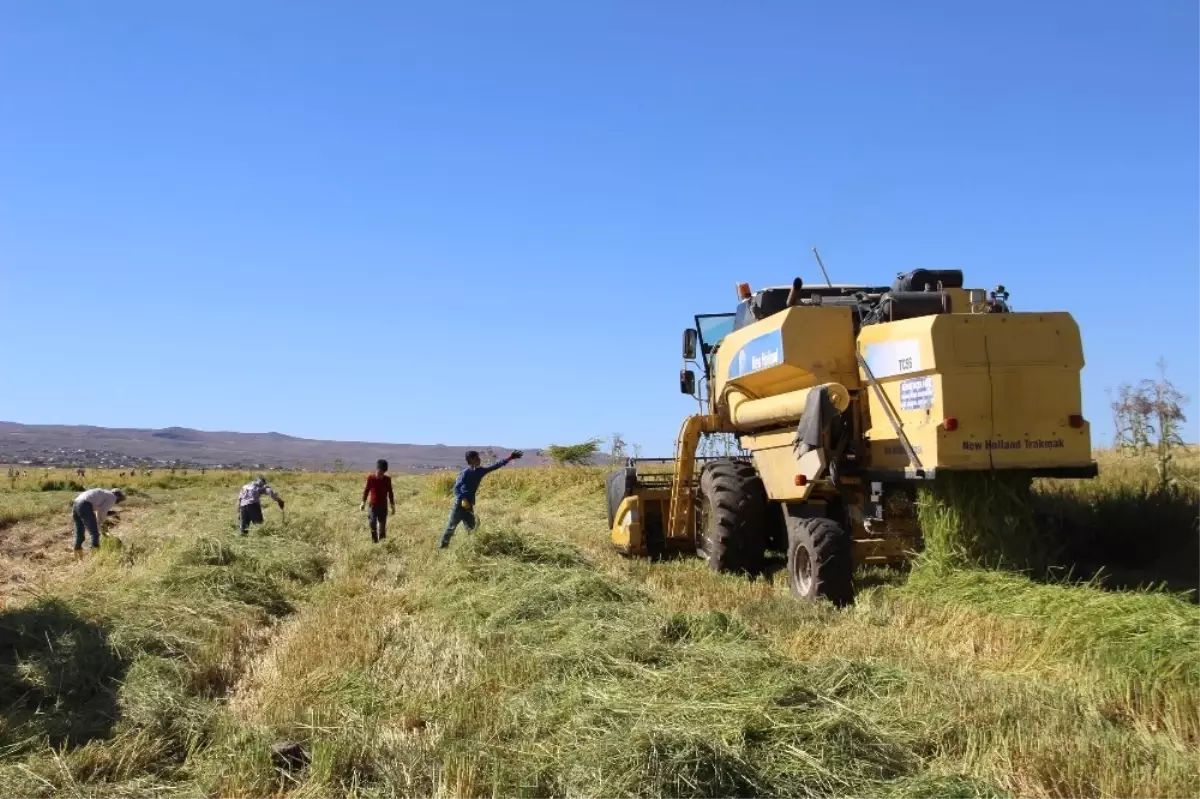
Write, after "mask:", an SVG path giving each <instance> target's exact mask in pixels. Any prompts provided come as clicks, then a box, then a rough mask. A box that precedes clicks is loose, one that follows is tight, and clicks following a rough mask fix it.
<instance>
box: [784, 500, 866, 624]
mask: <svg viewBox="0 0 1200 799" xmlns="http://www.w3.org/2000/svg"><path fill="white" fill-rule="evenodd" d="M787 570H788V588H790V589H791V592H792V596H794V597H796V598H797V599H804V600H808V601H810V602H813V601H816V600H818V599H820V598H821V597H824V598H825V599H828V600H829V601H830V602H832V603H833V604H834V605H837V606H839V607H841V606H843V605H847V604H849V603H851V602H853V601H854V562H853V555H852V553H851V549H850V534H849V533H848V532H846V530H845V529H844V528H843V527H842V526H841V525H840V524H838V523H837V522H835V521H834V520H833V519H820V518H818V519H788V550H787Z"/></svg>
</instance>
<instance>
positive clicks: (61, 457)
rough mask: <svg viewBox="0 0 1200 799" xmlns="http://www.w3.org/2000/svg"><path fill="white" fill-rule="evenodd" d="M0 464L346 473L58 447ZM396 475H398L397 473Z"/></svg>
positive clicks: (422, 468) (4, 458)
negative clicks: (141, 456) (133, 455)
mask: <svg viewBox="0 0 1200 799" xmlns="http://www.w3.org/2000/svg"><path fill="white" fill-rule="evenodd" d="M0 464H5V465H8V466H17V467H21V466H27V467H33V468H45V469H78V468H91V469H127V470H130V471H133V470H153V469H183V470H187V469H196V470H208V469H228V470H232V471H324V470H329V471H342V470H343V469H345V468H348V467H346V466H345V465H344V464H343V463H342V462H341V461H340V460H337V461H333V462H332V463H330V464H328V465H327V466H325V468H324V469H315V468H314V467H313V466H311V465H309V466H301V465H300V464H295V465H292V466H284V465H282V464H278V463H276V464H269V463H248V462H244V461H231V462H229V463H209V462H201V461H192V460H181V459H178V458H177V459H174V460H170V459H165V458H135V457H132V456H130V455H126V454H124V453H121V452H114V451H112V450H100V449H70V448H68V447H58V448H55V449H46V448H44V449H39V450H20V451H15V450H14V448H0ZM440 468H445V467H444V466H439V465H438V464H432V463H429V464H425V463H415V464H404V465H402V466H400V467H399V469H398V470H399V471H408V472H427V471H435V470H437V469H440ZM393 471H396V469H394V470H393Z"/></svg>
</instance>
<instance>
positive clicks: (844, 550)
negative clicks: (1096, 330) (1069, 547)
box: [607, 270, 1096, 604]
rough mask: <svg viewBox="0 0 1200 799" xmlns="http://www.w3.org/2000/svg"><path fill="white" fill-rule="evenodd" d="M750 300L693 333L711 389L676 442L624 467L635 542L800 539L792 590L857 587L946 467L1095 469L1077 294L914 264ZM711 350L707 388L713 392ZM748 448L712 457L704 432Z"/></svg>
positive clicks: (688, 340) (720, 552)
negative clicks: (1038, 305) (1022, 290)
mask: <svg viewBox="0 0 1200 799" xmlns="http://www.w3.org/2000/svg"><path fill="white" fill-rule="evenodd" d="M738 297H739V304H738V307H737V310H736V311H735V312H734V313H729V314H709V315H703V316H697V317H696V327H695V328H693V329H689V330H687V331H685V333H684V359H685V369H684V370H683V371H682V372H681V375H680V388H681V390H682V391H683V392H684V393H686V394H689V395H692V396H694V397H696V399H697V400H698V401H699V402H700V413H698V414H696V415H694V416H691V417H688V418H687V419H686V420H685V421H684V423H683V426H682V427H681V430H680V434H679V438H678V441H677V444H676V452H675V457H674V458H673V459H670V460H655V461H650V460H631V461H630V462H629V464H628V465H627V466H626V467H625V468H624V469H622V470H620V471H618V472H615V473H613V474H612V475H610V478H609V483H608V492H607V494H608V496H607V501H608V514H609V527H610V532H611V537H612V542H613V544H614V546H615V547H616V548H617V549H618V550H619V551H621V552H622V553H624V554H627V555H630V556H651V557H658V556H661V555H662V554H665V553H668V552H672V551H688V552H690V551H694V552H696V553H698V554H699V555H700V556H701V557H704V558H705V559H706V560H707V561H708V564H709V566H710V567H711V568H712V569H714V570H716V571H737V572H747V573H753V572H755V571H757V570H758V569H760V568H761V566H762V561H763V557H764V554H765V552H766V551H767V550H768V549H775V550H780V551H786V553H787V558H788V576H789V583H790V585H791V589H792V592H793V594H795V595H796V596H797V597H799V598H803V599H817V598H818V597H825V598H828V599H830V600H832V601H834V602H835V603H839V604H840V603H844V602H847V601H850V600H851V599H852V597H853V587H852V576H853V571H854V568H855V566H857V565H859V564H863V563H882V564H899V563H902V562H904V561H906V560H907V559H908V558H909V557H911V554H912V553H913V552H914V551H917V550H919V549H920V547H921V532H920V529H919V526H918V524H917V521H916V512H915V499H916V488H917V486H918V485H920V484H921V482H922V481H928V480H936V479H937V476H938V474H939V473H942V474H945V473H946V472H989V471H990V472H995V471H1001V470H1002V471H1009V472H1020V473H1022V474H1026V475H1028V476H1030V477H1033V476H1047V477H1078V478H1088V477H1093V476H1095V474H1096V464H1095V462H1094V461H1093V460H1092V454H1091V440H1090V436H1091V433H1090V428H1089V425H1088V423H1087V421H1086V420H1085V419H1084V417H1083V415H1082V403H1081V391H1080V372H1081V370H1082V368H1083V365H1084V360H1083V349H1082V344H1081V342H1080V337H1079V329H1078V326H1077V325H1076V323H1075V321H1074V319H1073V318H1072V317H1071V315H1070V314H1069V313H1064V312H1013V311H1012V310H1011V309H1010V308H1009V306H1008V302H1007V300H1008V294H1007V292H1005V291H1004V289H1003V287H999V288H998V289H997V290H996V291H993V292H991V293H990V294H989V293H987V292H984V291H982V290H978V289H964V288H963V287H962V273H961V272H959V271H957V270H943V271H932V270H916V271H914V272H910V273H907V274H903V275H900V276H898V277H897V280H896V282H895V283H894V284H893V285H892V286H890V287H877V286H858V285H855V286H835V285H828V286H817V287H806V286H804V284H803V283H802V282H801V281H800V280H799V279H797V280H796V281H794V282H793V284H792V286H791V287H783V288H770V289H763V290H760V291H759V292H757V293H752V292H751V291H750V289H749V287H748V286H746V285H745V284H741V285H740V286H739V287H738ZM688 363H694V364H696V365H698V366H699V367H700V369H701V372H702V374H701V380H702V384H703V385H704V386H705V389H706V390H705V391H704V392H703V393H702V394H701V393H697V385H696V382H697V381H696V374H695V372H693V371H692V370H690V369H688V368H686V367H687V364H688ZM712 433H729V434H732V435H734V436H735V437H736V439H737V442H738V445H739V447H740V449H741V454H740V455H739V456H738V457H732V458H709V459H697V458H696V457H695V453H696V448H697V444H698V442H699V440H700V438H701V436H703V435H705V434H712Z"/></svg>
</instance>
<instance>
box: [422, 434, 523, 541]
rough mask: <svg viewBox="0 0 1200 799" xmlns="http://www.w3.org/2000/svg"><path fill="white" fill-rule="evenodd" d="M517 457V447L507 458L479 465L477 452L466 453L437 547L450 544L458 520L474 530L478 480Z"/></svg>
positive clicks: (468, 528) (518, 452)
mask: <svg viewBox="0 0 1200 799" xmlns="http://www.w3.org/2000/svg"><path fill="white" fill-rule="evenodd" d="M519 457H521V450H519V449H517V450H513V452H512V454H511V455H509V456H508V457H507V458H504V459H503V460H498V461H496V462H495V463H493V464H492V465H491V466H480V465H479V464H480V460H479V453H478V452H476V451H475V450H471V451H470V452H468V453H467V468H465V469H463V470H462V471H461V472H459V473H458V479H457V480H455V481H454V507H453V508H451V509H450V518H449V520H447V522H446V529H445V530H444V531H443V532H442V540H441V541H440V542H439V543H438V549H445V548H446V547H447V546H449V545H450V536H452V535H454V529H455V528H456V527H458V523H459V522H462V523H463V524H465V525H466V526H467V530H468V531H474V529H475V490H476V489H477V488H479V483H480V481H482V480H483V478H484V475H486V474H487V473H488V472H494V471H496V470H497V469H499V468H500V467H501V466H506V465H508V464H509V463H512V462H513V461H514V460H516V459H517V458H519Z"/></svg>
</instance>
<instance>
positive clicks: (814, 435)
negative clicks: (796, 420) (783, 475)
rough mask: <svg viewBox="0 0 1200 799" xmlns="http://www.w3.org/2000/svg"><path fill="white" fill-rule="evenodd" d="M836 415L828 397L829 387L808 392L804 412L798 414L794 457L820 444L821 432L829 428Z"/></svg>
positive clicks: (835, 410) (800, 455)
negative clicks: (798, 422) (798, 423)
mask: <svg viewBox="0 0 1200 799" xmlns="http://www.w3.org/2000/svg"><path fill="white" fill-rule="evenodd" d="M836 416H837V409H836V408H834V407H833V401H832V400H831V399H829V389H827V388H825V387H824V386H821V387H820V388H814V389H813V390H812V391H810V392H808V399H806V400H805V401H804V413H803V414H801V415H800V425H799V426H798V427H797V428H796V443H795V449H796V457H802V456H803V455H804V454H805V453H807V452H810V451H811V450H814V449H817V448H818V447H820V446H821V434H822V433H823V432H824V431H825V430H827V429H829V425H830V424H831V423H832V422H833V420H834V418H835V417H836Z"/></svg>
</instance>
